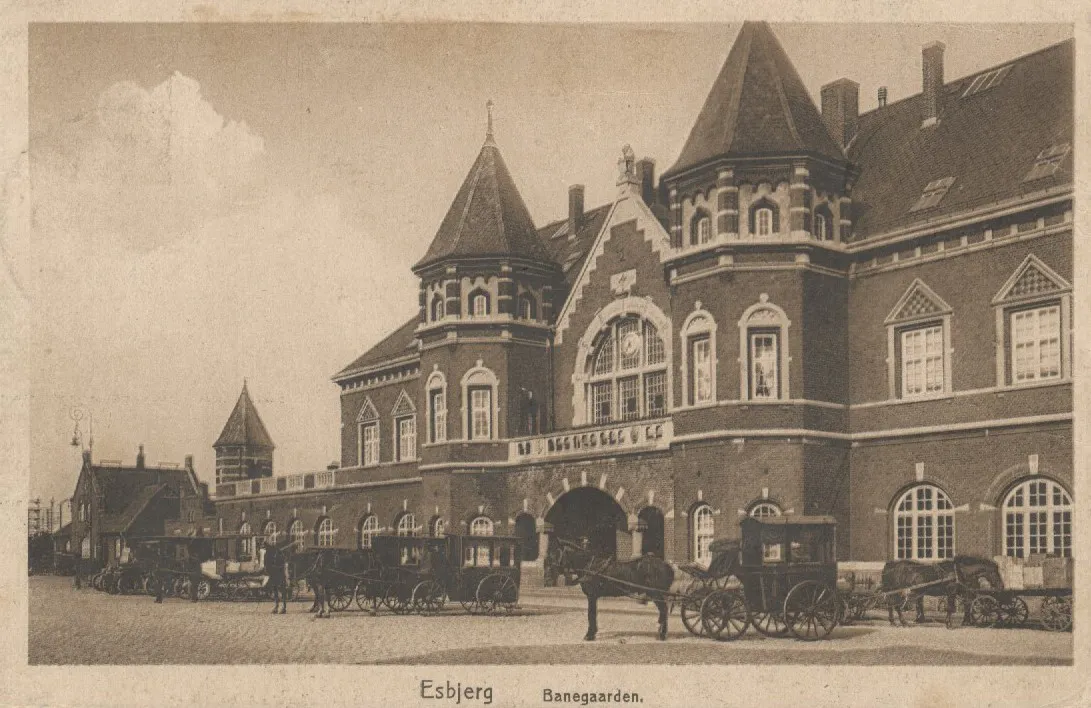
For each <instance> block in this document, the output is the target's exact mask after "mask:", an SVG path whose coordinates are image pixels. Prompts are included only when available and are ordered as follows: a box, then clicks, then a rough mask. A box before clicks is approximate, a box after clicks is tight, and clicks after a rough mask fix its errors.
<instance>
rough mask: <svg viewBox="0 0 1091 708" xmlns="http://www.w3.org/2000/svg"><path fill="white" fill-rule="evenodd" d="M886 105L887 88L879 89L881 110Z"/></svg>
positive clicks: (881, 87)
mask: <svg viewBox="0 0 1091 708" xmlns="http://www.w3.org/2000/svg"><path fill="white" fill-rule="evenodd" d="M885 105H886V86H880V87H879V108H882V107H883V106H885Z"/></svg>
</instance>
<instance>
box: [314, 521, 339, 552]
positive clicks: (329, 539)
mask: <svg viewBox="0 0 1091 708" xmlns="http://www.w3.org/2000/svg"><path fill="white" fill-rule="evenodd" d="M333 535H334V529H333V519H331V518H330V517H328V516H324V517H322V518H321V519H319V520H318V523H317V524H316V525H315V527H314V539H315V543H317V544H318V547H319V548H330V547H331V546H333Z"/></svg>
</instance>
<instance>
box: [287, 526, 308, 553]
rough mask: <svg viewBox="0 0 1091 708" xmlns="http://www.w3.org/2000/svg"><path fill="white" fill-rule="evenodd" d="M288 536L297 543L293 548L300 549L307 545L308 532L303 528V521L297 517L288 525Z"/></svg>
mask: <svg viewBox="0 0 1091 708" xmlns="http://www.w3.org/2000/svg"><path fill="white" fill-rule="evenodd" d="M288 536H289V537H290V538H291V539H292V542H293V543H294V544H295V546H294V547H293V550H296V551H300V550H302V549H303V548H304V547H305V546H306V545H307V532H306V531H305V530H304V529H303V522H302V521H300V520H299V519H296V520H295V521H293V522H292V523H291V525H290V526H288Z"/></svg>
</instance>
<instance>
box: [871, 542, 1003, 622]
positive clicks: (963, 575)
mask: <svg viewBox="0 0 1091 708" xmlns="http://www.w3.org/2000/svg"><path fill="white" fill-rule="evenodd" d="M947 578H950V579H951V580H950V582H937V581H942V580H945V579H947ZM925 583H934V584H932V585H928V586H927V587H923V588H920V589H918V590H913V591H911V594H910V595H909V597H911V598H916V605H917V622H923V621H924V596H925V595H929V596H931V597H946V598H947V622H948V623H950V622H951V616H952V615H953V614H954V612H955V599H956V598H957V597H958V596H959V595H960V594H963V593H964V592H965V590H966V589H967V588H969V589H977V588H980V587H981V586H982V583H987V584H988V587H989V588H991V589H993V590H1003V589H1004V583H1003V581H1002V580H1001V578H1000V569H999V567H998V566H997V565H996V563H994V562H993V561H991V560H989V559H988V558H980V557H978V556H955V557H954V558H952V559H951V560H945V561H940V562H939V563H920V562H918V561H912V560H896V561H887V563H886V565H884V566H883V580H882V583H881V584H880V586H879V591H880V592H884V593H886V592H891V591H894V590H900V589H903V588H910V587H913V586H915V585H924V584H925ZM895 597H896V596H895ZM891 600H892V601H891V602H889V603H888V605H887V606H888V611H889V620H890V624H891V625H893V624H894V613H895V612H897V613H898V623H899V624H901V626H903V627H905V626H907V625H906V621H905V618H904V617H903V616H902V610H903V609H904V607H903V603H902V602H898V601H895V598H891ZM964 604H965V608H964V617H963V622H964V623H966V624H968V623H969V614H970V603H969V602H966V603H964Z"/></svg>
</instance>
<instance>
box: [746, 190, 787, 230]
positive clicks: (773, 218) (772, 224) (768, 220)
mask: <svg viewBox="0 0 1091 708" xmlns="http://www.w3.org/2000/svg"><path fill="white" fill-rule="evenodd" d="M779 231H780V213H779V210H778V209H777V205H776V203H775V202H773V201H772V200H771V199H768V198H762V199H759V200H758V201H757V202H755V203H754V205H753V206H751V207H750V235H751V236H757V237H765V236H772V235H773V234H775V233H777V232H779Z"/></svg>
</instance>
